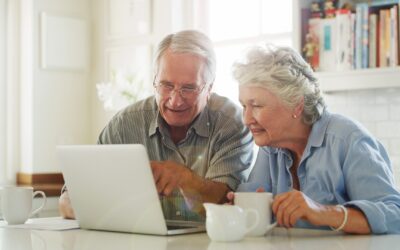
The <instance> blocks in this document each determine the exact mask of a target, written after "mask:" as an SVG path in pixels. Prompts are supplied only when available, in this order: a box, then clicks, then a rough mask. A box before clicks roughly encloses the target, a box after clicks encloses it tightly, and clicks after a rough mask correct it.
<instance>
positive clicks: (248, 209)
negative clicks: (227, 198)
mask: <svg viewBox="0 0 400 250" xmlns="http://www.w3.org/2000/svg"><path fill="white" fill-rule="evenodd" d="M250 213H253V214H254V216H255V217H256V219H255V220H254V223H253V225H250V226H249V227H246V234H247V233H248V232H250V231H251V230H253V229H254V228H256V227H257V226H258V223H259V220H260V215H259V214H258V212H257V210H255V209H252V208H247V209H246V210H245V215H246V221H247V217H248V216H249V214H250ZM246 224H247V223H246Z"/></svg>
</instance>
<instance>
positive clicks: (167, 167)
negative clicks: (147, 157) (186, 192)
mask: <svg viewBox="0 0 400 250" xmlns="http://www.w3.org/2000/svg"><path fill="white" fill-rule="evenodd" d="M151 170H152V171H153V177H154V181H155V183H156V186H157V191H158V193H159V194H163V195H166V196H168V195H170V194H171V193H172V191H173V190H174V189H177V188H182V189H183V188H184V186H185V183H188V181H190V179H191V178H192V171H191V170H189V169H188V168H186V167H185V166H183V165H180V164H178V163H176V162H172V161H163V162H161V161H152V162H151Z"/></svg>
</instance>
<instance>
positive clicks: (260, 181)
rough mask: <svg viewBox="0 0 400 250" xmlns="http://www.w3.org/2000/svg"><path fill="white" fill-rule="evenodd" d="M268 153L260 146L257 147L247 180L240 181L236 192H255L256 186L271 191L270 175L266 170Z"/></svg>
mask: <svg viewBox="0 0 400 250" xmlns="http://www.w3.org/2000/svg"><path fill="white" fill-rule="evenodd" d="M269 163H270V154H269V153H267V152H266V150H265V149H264V148H262V147H260V148H259V150H258V154H257V159H256V161H255V163H254V166H253V168H252V170H251V173H250V175H249V178H248V180H247V182H245V183H241V184H240V185H239V187H238V189H237V191H238V192H255V191H256V190H257V189H258V188H260V187H261V188H264V190H265V191H266V192H272V181H271V175H270V172H269V171H268V169H269V165H270V164H269Z"/></svg>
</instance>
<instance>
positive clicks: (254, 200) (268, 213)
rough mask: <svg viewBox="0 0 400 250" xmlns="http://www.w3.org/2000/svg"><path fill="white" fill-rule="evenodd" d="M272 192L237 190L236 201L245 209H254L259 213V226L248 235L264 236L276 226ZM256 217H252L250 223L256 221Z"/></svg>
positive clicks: (236, 203)
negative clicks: (273, 214) (273, 221)
mask: <svg viewBox="0 0 400 250" xmlns="http://www.w3.org/2000/svg"><path fill="white" fill-rule="evenodd" d="M272 201H273V197H272V193H267V192H237V193H235V198H234V203H235V205H237V206H239V207H241V208H242V209H244V210H247V209H252V210H255V211H257V213H258V222H257V226H256V227H255V228H254V229H253V230H250V231H249V232H248V233H247V234H246V236H263V235H265V233H266V232H268V231H269V230H271V229H272V228H273V227H275V226H276V223H271V222H272ZM256 219H257V218H256V217H250V218H249V221H248V223H249V224H253V223H255V220H256Z"/></svg>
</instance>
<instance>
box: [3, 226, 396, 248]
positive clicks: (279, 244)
mask: <svg viewBox="0 0 400 250" xmlns="http://www.w3.org/2000/svg"><path fill="white" fill-rule="evenodd" d="M399 248H400V235H375V236H370V235H367V236H359V235H343V234H337V233H333V232H331V231H319V230H306V229H284V228H275V229H274V230H273V231H272V232H271V233H270V234H269V235H267V236H264V237H257V238H245V239H244V240H242V241H239V242H233V243H224V242H211V241H210V239H209V237H208V236H207V234H206V233H200V234H190V235H181V236H168V237H166V236H150V235H139V234H128V233H114V232H101V231H90V230H80V229H76V230H66V231H44V230H31V229H15V228H0V249H1V250H5V249H18V250H25V249H29V250H39V249H40V250H45V249H46V250H47V249H51V250H58V249H62V250H69V249H96V250H101V249H111V250H119V249H127V250H128V249H144V250H147V249H151V250H164V249H208V250H211V249H212V250H219V249H229V250H231V249H232V250H235V249H240V250H242V249H251V250H257V249H262V250H269V249H285V250H286V249H288V250H290V249H323V250H330V249H332V250H333V249H335V250H337V249H340V250H343V249H349V250H357V249H360V250H361V249H362V250H365V249H379V250H384V249H399Z"/></svg>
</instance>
